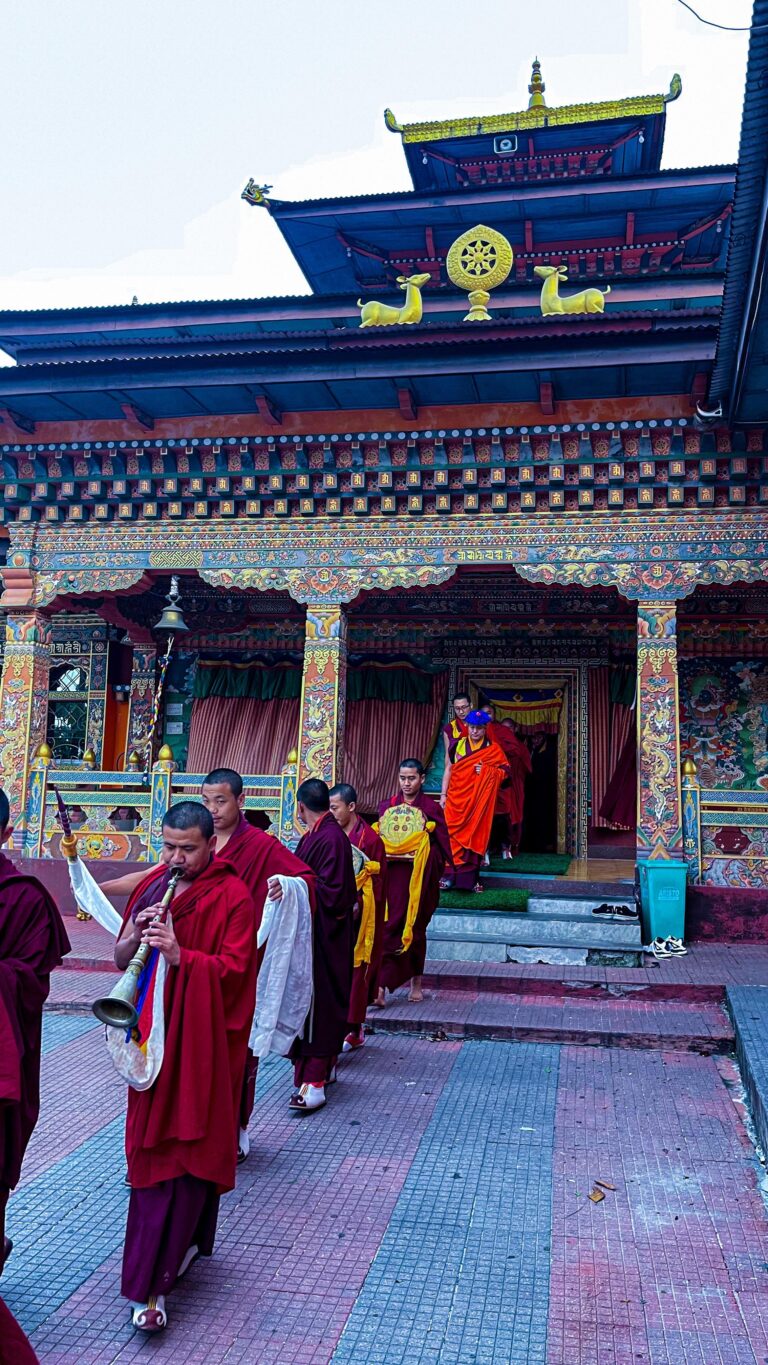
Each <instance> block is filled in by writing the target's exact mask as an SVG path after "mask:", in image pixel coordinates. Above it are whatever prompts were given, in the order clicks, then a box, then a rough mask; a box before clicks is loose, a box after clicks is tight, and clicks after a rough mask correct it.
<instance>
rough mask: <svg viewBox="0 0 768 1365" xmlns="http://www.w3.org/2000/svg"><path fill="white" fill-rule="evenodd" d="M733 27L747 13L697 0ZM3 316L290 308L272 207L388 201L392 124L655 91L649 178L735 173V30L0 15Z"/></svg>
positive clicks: (498, 10)
mask: <svg viewBox="0 0 768 1365" xmlns="http://www.w3.org/2000/svg"><path fill="white" fill-rule="evenodd" d="M693 3H694V5H695V8H697V9H699V10H700V12H701V13H703V14H704V15H705V16H706V17H708V18H713V19H718V20H720V21H721V22H723V23H728V24H746V23H748V22H749V17H750V14H751V8H752V5H751V0H693ZM0 39H1V40H2V45H3V52H4V60H3V75H2V80H1V81H0V109H1V115H0V117H1V122H0V126H1V127H2V129H3V144H2V149H1V150H0V158H1V159H2V189H3V198H2V210H1V211H0V309H3V308H47V307H74V306H77V305H82V304H106V303H130V301H131V298H132V297H133V295H134V294H135V295H137V296H138V298H139V300H140V302H142V303H144V302H151V301H161V300H164V299H201V298H242V297H252V296H255V295H260V294H281V293H303V292H305V291H306V285H305V283H304V281H303V278H302V276H301V274H300V272H299V270H298V268H297V267H296V266H295V264H294V263H293V259H292V257H291V255H290V253H289V252H288V249H287V247H285V245H284V244H283V241H282V238H281V236H280V234H279V232H278V230H277V228H276V227H275V225H274V224H273V223H272V222H271V220H270V219H269V217H268V215H267V214H266V213H265V212H263V211H262V210H260V209H252V208H249V207H248V205H246V204H245V203H243V202H242V201H241V199H240V192H241V190H242V188H243V186H244V185H245V183H246V181H247V180H248V178H249V177H250V176H254V177H255V178H256V179H257V181H259V182H267V183H269V184H271V185H273V186H274V190H273V193H274V195H275V197H277V198H281V199H307V198H312V197H315V196H323V195H326V196H330V195H334V194H360V193H366V192H372V191H376V190H396V189H405V188H407V186H408V183H409V182H408V179H407V176H406V172H405V164H404V159H403V155H402V150H401V143H400V138H399V137H396V136H393V135H392V134H391V133H388V132H387V131H386V130H385V128H384V123H383V118H382V112H383V110H384V108H385V107H386V106H390V107H391V108H392V109H393V110H394V112H395V114H396V115H397V117H398V119H399V120H400V121H401V122H406V121H408V122H410V121H413V120H418V119H424V118H441V117H451V116H457V115H464V114H490V113H503V112H510V111H513V110H518V109H522V108H524V107H525V106H526V104H527V100H528V94H527V88H526V87H527V84H528V80H529V78H530V66H531V60H532V58H533V57H534V56H535V55H537V54H538V56H539V58H540V59H541V62H542V70H543V76H544V79H545V82H546V87H547V89H546V99H547V103H548V104H551V105H557V104H568V103H578V102H585V101H589V100H606V99H615V98H621V97H623V96H627V95H642V94H650V93H654V92H658V91H664V90H666V89H667V88H668V86H669V81H670V77H671V76H672V74H673V72H675V71H678V72H680V74H681V76H682V80H683V93H682V96H681V98H680V99H679V100H678V101H677V102H676V103H675V104H673V105H671V106H670V108H669V111H668V115H667V136H666V145H665V152H664V163H663V164H664V165H666V166H695V165H712V164H716V163H721V162H728V161H733V160H735V159H736V155H737V151H738V138H739V126H740V120H741V110H742V99H743V88H744V73H745V65H746V49H747V35H746V34H743V33H723V32H718V31H717V30H715V29H712V28H706V27H704V26H703V25H702V24H700V23H698V22H697V21H696V20H695V19H694V18H693V17H692V16H691V15H690V14H688V13H687V12H686V11H685V10H684V9H683V8H682V7H681V6H680V4H679V3H677V0H537V2H536V3H533V4H531V3H530V0H525V3H523V0H482V2H481V3H480V4H477V3H471V0H439V2H437V0H431V2H429V0H123V2H122V3H120V0H111V3H110V2H108V0H5V3H4V5H3V6H2V7H1V8H0Z"/></svg>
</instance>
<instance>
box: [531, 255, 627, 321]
mask: <svg viewBox="0 0 768 1365" xmlns="http://www.w3.org/2000/svg"><path fill="white" fill-rule="evenodd" d="M533 273H534V275H538V276H539V279H542V280H543V281H544V283H543V285H542V286H541V311H542V313H543V315H544V317H545V318H547V317H553V316H554V315H556V314H560V313H603V312H604V311H605V296H606V294H610V292H611V286H610V285H609V284H608V285H606V287H605V290H604V291H603V290H602V289H582V290H581V291H580V292H579V293H578V294H570V295H569V296H568V298H567V299H561V297H560V295H559V293H558V292H557V290H558V285H559V284H560V281H561V280H567V279H568V269H567V267H566V266H564V265H535V266H534V267H533Z"/></svg>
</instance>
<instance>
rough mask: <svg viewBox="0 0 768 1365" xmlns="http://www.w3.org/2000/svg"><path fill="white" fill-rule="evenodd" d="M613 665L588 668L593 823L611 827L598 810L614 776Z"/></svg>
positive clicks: (600, 826) (605, 827)
mask: <svg viewBox="0 0 768 1365" xmlns="http://www.w3.org/2000/svg"><path fill="white" fill-rule="evenodd" d="M610 680H611V670H610V668H607V667H604V666H602V665H601V666H600V667H599V668H590V670H589V716H588V731H589V781H590V787H591V790H592V824H593V825H596V826H597V827H598V828H599V829H610V824H609V822H608V821H607V820H603V819H602V817H601V816H600V815H598V811H599V810H600V807H601V806H602V804H603V798H604V797H605V793H606V791H607V788H608V783H609V781H610V778H611V693H610Z"/></svg>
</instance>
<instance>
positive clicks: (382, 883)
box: [348, 815, 387, 1029]
mask: <svg viewBox="0 0 768 1365" xmlns="http://www.w3.org/2000/svg"><path fill="white" fill-rule="evenodd" d="M348 838H349V840H350V842H351V843H353V844H354V845H355V848H359V849H360V852H361V853H364V854H365V856H366V858H371V859H372V860H373V862H376V863H378V864H379V867H380V868H381V871H380V872H378V873H377V874H376V876H375V877H372V878H371V884H372V886H373V899H374V902H375V905H376V930H375V934H374V939H373V949H372V951H371V960H370V962H361V964H360V966H359V967H355V969H354V971H353V973H352V993H351V995H350V997H349V1023H350V1025H351V1026H352V1027H353V1028H356V1029H359V1027H360V1025H361V1024H364V1023H365V1014H366V1010H367V1008H368V1006H369V1005H370V1004H371V1001H373V1000H375V999H376V992H377V990H378V988H379V969H380V967H381V957H382V953H383V952H384V919H385V915H386V912H387V855H386V853H385V852H384V844H383V842H382V840H381V839H380V838H379V836H378V834H377V833H376V831H375V830H372V829H371V827H370V825H369V824H367V823H366V821H365V820H362V819H361V818H360V816H359V815H358V817H357V819H356V820H355V823H354V825H353V826H352V829H351V830H350V832H349V835H348ZM361 909H362V905H361Z"/></svg>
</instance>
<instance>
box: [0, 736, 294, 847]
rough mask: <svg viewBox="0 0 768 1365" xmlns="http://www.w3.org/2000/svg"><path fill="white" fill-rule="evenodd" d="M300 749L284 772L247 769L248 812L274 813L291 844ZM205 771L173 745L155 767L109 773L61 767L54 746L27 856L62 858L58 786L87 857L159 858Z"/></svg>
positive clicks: (42, 768)
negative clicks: (192, 767) (185, 765)
mask: <svg viewBox="0 0 768 1365" xmlns="http://www.w3.org/2000/svg"><path fill="white" fill-rule="evenodd" d="M296 770H297V756H296V754H295V752H291V753H290V754H289V755H288V758H287V760H286V763H285V766H284V768H283V769H282V771H281V772H279V773H266V774H265V773H243V775H242V777H243V788H244V792H245V809H246V811H261V812H263V813H264V814H265V815H267V816H269V818H270V823H271V825H272V829H273V832H274V833H275V834H276V835H278V837H279V838H280V839H282V840H283V842H284V843H289V842H291V841H293V840H294V839H295V837H296V831H295V828H294V817H295V812H296ZM204 777H205V773H186V772H179V771H177V769H176V764H175V763H174V761H173V754H172V752H171V750H170V749H169V748H168V746H167V745H164V746H163V748H162V749H161V750H160V752H159V754H158V756H157V761H156V762H155V763H154V764H153V765H152V768H151V770H150V772H149V773H142V772H139V771H137V770H135V769H131V768H129V769H128V770H127V771H126V772H103V771H99V770H95V769H93V768H92V767H89V766H85V767H82V768H71V767H66V768H57V767H55V765H54V761H53V758H52V756H51V751H50V749H49V748H48V746H47V745H41V746H40V750H39V751H38V754H37V757H36V758H35V759H34V760H33V762H32V765H31V768H30V773H29V783H28V786H27V801H26V810H25V818H24V828H23V842H22V847H21V850H20V851H21V853H22V856H23V857H26V858H58V857H61V856H63V855H62V854H61V852H60V847H59V845H60V840H61V835H62V832H63V831H62V828H61V823H60V820H59V814H58V806H57V801H56V795H55V791H54V788H56V789H57V790H58V791H59V792H60V793H61V798H62V800H63V802H64V804H65V805H66V806H67V810H68V814H69V818H70V821H71V823H72V828H73V832H74V833H75V834H77V836H78V845H79V852H80V853H81V855H82V856H83V857H85V858H110V859H112V860H114V861H120V862H156V861H157V859H158V858H159V856H160V850H161V848H162V825H163V816H164V815H165V812H166V811H167V809H168V807H169V806H171V805H173V803H174V801H183V800H185V799H189V800H192V799H195V798H198V797H199V794H200V788H201V786H202V783H203V778H204Z"/></svg>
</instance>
